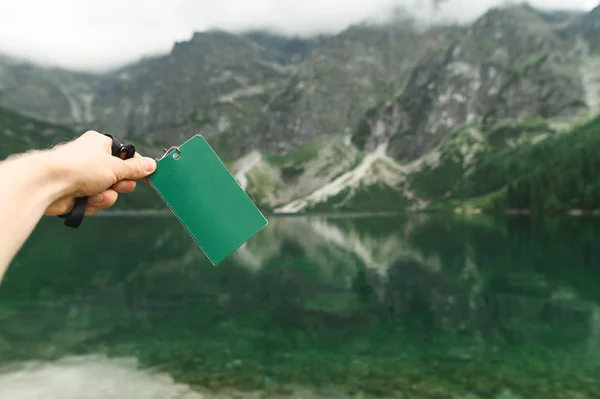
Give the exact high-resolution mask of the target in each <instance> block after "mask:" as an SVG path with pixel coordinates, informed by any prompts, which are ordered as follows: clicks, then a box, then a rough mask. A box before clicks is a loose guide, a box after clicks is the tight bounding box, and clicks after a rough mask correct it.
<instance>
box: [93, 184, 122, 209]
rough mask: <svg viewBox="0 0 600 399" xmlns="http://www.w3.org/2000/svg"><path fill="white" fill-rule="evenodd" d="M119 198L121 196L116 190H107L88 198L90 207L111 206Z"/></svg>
mask: <svg viewBox="0 0 600 399" xmlns="http://www.w3.org/2000/svg"><path fill="white" fill-rule="evenodd" d="M117 198H119V194H118V193H117V192H116V191H115V190H111V189H109V190H105V191H103V192H102V193H100V194H95V195H92V196H90V197H89V198H88V209H90V208H100V209H102V208H108V207H111V206H113V205H114V204H115V202H117Z"/></svg>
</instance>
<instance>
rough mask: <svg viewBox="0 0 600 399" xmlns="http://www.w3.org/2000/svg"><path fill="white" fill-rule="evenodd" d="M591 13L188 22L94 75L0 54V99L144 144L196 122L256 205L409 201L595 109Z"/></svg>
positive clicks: (172, 138)
mask: <svg viewBox="0 0 600 399" xmlns="http://www.w3.org/2000/svg"><path fill="white" fill-rule="evenodd" d="M599 10H600V7H599V8H597V9H594V10H593V11H592V12H590V13H581V14H579V13H566V12H565V13H560V12H554V13H552V12H548V11H543V12H542V11H539V10H537V9H535V8H533V7H530V6H527V5H519V6H509V7H498V8H494V9H491V10H490V11H488V12H487V13H486V14H484V15H483V16H481V17H480V18H478V19H477V20H475V21H474V22H473V23H471V24H468V25H465V26H458V25H450V26H434V27H429V28H427V29H418V28H416V27H415V26H414V25H411V24H410V23H385V24H356V25H353V26H350V27H349V28H348V29H346V30H344V31H343V32H341V33H340V34H338V35H332V36H329V37H314V38H282V37H278V36H276V35H272V34H271V33H269V32H264V31H256V32H250V33H247V34H245V35H236V34H232V33H229V32H225V31H219V30H215V31H207V32H197V33H195V34H194V35H193V37H192V38H191V39H190V40H189V41H184V42H178V43H176V44H175V45H174V46H173V49H172V51H171V52H170V53H169V54H168V55H165V56H157V57H151V58H148V59H146V60H144V61H142V62H140V63H135V64H130V65H127V66H125V67H123V68H120V69H118V70H115V71H112V72H111V73H108V74H104V75H86V74H69V73H68V72H65V71H61V70H56V69H52V70H38V69H36V68H35V67H33V66H30V65H25V66H24V65H22V64H19V63H17V64H14V63H12V64H11V63H10V62H7V61H6V60H5V61H3V59H2V58H0V106H4V107H7V108H11V109H15V110H17V111H19V112H20V113H22V114H25V115H28V116H34V117H37V118H38V119H45V120H47V121H50V122H53V123H59V124H64V125H67V126H69V127H70V128H71V129H74V130H81V129H85V130H88V129H95V130H100V131H108V132H111V133H113V134H115V135H116V136H119V137H123V138H127V139H128V140H130V141H133V142H136V143H140V145H141V146H142V147H145V148H148V149H149V151H156V150H158V149H159V148H162V147H168V146H170V145H175V144H176V143H178V142H182V141H184V140H185V138H186V137H189V135H191V134H195V133H198V132H201V133H202V134H203V135H204V136H205V137H206V138H207V140H208V141H209V142H210V143H211V145H212V146H213V147H214V148H215V150H216V152H217V153H218V154H219V155H220V156H221V157H222V158H223V159H224V161H225V162H226V164H227V165H228V166H229V167H230V170H231V171H232V173H233V174H234V175H235V176H236V177H237V178H238V181H240V183H241V184H242V183H243V184H242V185H243V187H244V188H245V189H246V190H247V191H248V192H249V194H250V195H251V196H252V197H253V199H255V200H256V201H257V202H258V203H259V204H260V205H261V206H262V207H264V208H265V209H271V210H278V211H284V212H288V211H289V212H298V211H306V210H319V209H338V210H344V209H352V210H360V209H369V208H373V207H375V208H377V210H381V209H383V210H397V209H409V208H410V209H424V208H427V207H428V206H436V204H439V203H440V200H441V199H443V198H446V197H448V195H449V196H450V197H452V195H451V194H449V193H452V191H453V188H452V187H450V186H449V183H448V182H455V183H456V181H457V180H456V179H459V178H460V179H462V178H466V176H468V175H469V174H470V173H476V172H477V170H476V169H477V168H478V167H480V166H481V162H483V161H482V160H481V159H482V158H481V157H483V158H486V157H491V156H493V154H495V153H500V152H502V151H505V150H506V151H518V148H519V147H520V146H529V145H535V144H538V143H541V142H543V141H544V140H546V139H548V138H552V137H553V136H555V135H556V134H559V133H560V132H564V131H570V130H571V129H572V128H574V127H575V126H579V125H580V124H581V122H582V121H585V120H590V118H593V116H594V115H595V114H597V113H598V112H599V111H600V109H599V106H600V72H596V71H598V70H600V68H596V67H595V66H597V65H600V54H598V49H596V48H595V45H594V44H593V43H592V42H590V38H592V39H593V38H594V37H596V36H595V35H598V36H600V11H599ZM405 22H406V21H405ZM15 65H16V66H15ZM36 115H37V116H36ZM575 130H577V129H575ZM24 134H28V133H24ZM507 148H508V150H507ZM436 174H441V176H445V177H444V179H443V180H442V181H441V183H438V186H439V188H437V189H433V188H431V187H429V186H430V185H431V179H432V177H431V176H436ZM508 183H509V182H507V184H508ZM457 184H458V183H457ZM442 188H444V189H443V190H442ZM454 199H456V198H454ZM458 200H461V201H466V200H468V198H460V199H458Z"/></svg>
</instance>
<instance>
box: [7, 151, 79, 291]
mask: <svg viewBox="0 0 600 399" xmlns="http://www.w3.org/2000/svg"><path fill="white" fill-rule="evenodd" d="M62 180H63V179H61V176H60V173H59V171H57V170H56V168H55V166H54V163H53V161H52V154H51V153H50V152H49V151H41V152H33V153H28V154H24V155H21V156H19V157H16V158H13V159H8V160H6V161H3V162H0V182H2V186H1V187H0V281H1V280H2V278H3V276H4V274H5V273H6V270H7V268H8V266H9V264H10V262H11V261H12V259H13V258H14V256H15V255H16V254H17V253H18V251H19V250H20V249H21V247H22V246H23V243H24V242H25V241H26V240H27V238H28V237H29V235H30V234H31V232H32V231H33V229H34V228H35V226H36V225H37V223H38V222H39V220H40V219H41V218H42V216H43V215H44V212H45V210H46V208H47V207H48V206H49V205H50V204H51V203H52V202H53V201H55V200H57V199H58V198H61V196H63V195H64V194H65V193H66V189H67V188H68V187H67V184H66V182H63V181H62Z"/></svg>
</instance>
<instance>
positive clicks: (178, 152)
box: [155, 146, 181, 162]
mask: <svg viewBox="0 0 600 399" xmlns="http://www.w3.org/2000/svg"><path fill="white" fill-rule="evenodd" d="M173 152H175V154H173V159H174V160H178V159H179V158H180V157H181V150H180V149H179V147H177V146H173V147H171V148H169V149H168V150H167V149H166V148H165V149H164V150H163V156H162V157H160V158H156V159H155V161H156V162H158V161H160V160H161V159H163V158H164V157H166V156H167V155H169V154H171V153H173Z"/></svg>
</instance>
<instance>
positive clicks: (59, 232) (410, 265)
mask: <svg viewBox="0 0 600 399" xmlns="http://www.w3.org/2000/svg"><path fill="white" fill-rule="evenodd" d="M269 219H270V225H269V227H268V228H267V229H265V230H263V231H262V232H261V233H260V234H259V235H257V236H256V237H255V238H253V239H252V240H251V241H250V242H249V243H248V244H247V245H245V246H243V247H242V248H240V249H239V250H238V251H237V252H236V253H235V254H234V255H232V256H231V257H230V258H228V259H227V260H226V261H224V262H223V263H222V264H220V265H218V266H216V267H215V266H212V265H211V264H210V263H209V262H208V261H207V260H206V258H205V256H204V255H203V253H202V252H201V251H200V249H199V248H198V247H197V246H195V244H194V243H193V242H192V240H191V238H190V237H189V235H188V234H187V232H186V231H185V230H184V228H183V227H181V225H180V224H179V223H178V221H177V220H176V219H175V218H173V217H170V216H144V217H139V216H138V217H133V216H129V217H125V216H122V217H89V218H87V219H86V220H85V221H84V223H83V225H82V227H81V228H80V229H77V230H72V229H67V228H65V227H63V226H62V221H61V220H58V219H56V218H47V219H44V220H43V221H42V222H41V223H40V224H39V226H38V228H37V229H36V230H35V232H34V234H33V235H32V236H31V238H30V240H29V241H28V242H27V243H26V245H25V246H24V248H23V250H22V251H21V253H20V254H19V256H18V257H17V259H16V260H15V261H14V263H13V265H12V266H11V268H10V269H9V272H8V273H7V275H6V278H5V280H4V282H3V284H2V286H1V287H0V398H8V399H39V398H49V399H54V398H61V399H71V398H73V399H74V398H78V399H92V398H93V399H96V398H98V399H99V398H103V399H107V398H111V399H112V398H119V399H129V398H151V399H154V398H156V399H159V398H160V399H163V398H172V399H183V398H185V399H197V398H242V399H243V398H375V397H379V398H420V399H425V398H435V399H444V398H448V399H451V398H452V399H456V398H460V399H477V398H494V399H520V398H522V399H525V398H544V399H552V398H565V399H577V398H599V397H600V378H599V377H600V306H599V305H600V245H599V244H600V218H583V217H581V218H577V217H560V218H546V219H539V220H537V219H531V218H528V217H521V216H518V217H517V216H515V217H496V218H494V217H487V216H480V215H479V216H468V217H467V216H448V215H445V216H444V215H411V216H379V217H377V216H369V217H337V218H336V217H319V216H313V217H288V218H283V217H280V218H276V217H270V218H269Z"/></svg>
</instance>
